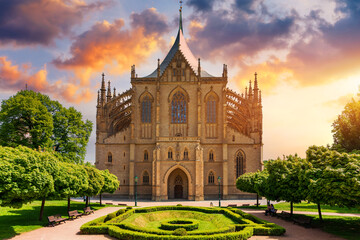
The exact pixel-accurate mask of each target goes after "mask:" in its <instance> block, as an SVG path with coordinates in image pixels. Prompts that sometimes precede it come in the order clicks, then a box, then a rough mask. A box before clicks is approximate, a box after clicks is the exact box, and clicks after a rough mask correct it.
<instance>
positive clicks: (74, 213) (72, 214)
mask: <svg viewBox="0 0 360 240" xmlns="http://www.w3.org/2000/svg"><path fill="white" fill-rule="evenodd" d="M81 216H82V214H81V213H79V212H78V210H73V211H69V218H70V219H74V218H78V217H81Z"/></svg>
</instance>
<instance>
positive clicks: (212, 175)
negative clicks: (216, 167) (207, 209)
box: [208, 171, 215, 184]
mask: <svg viewBox="0 0 360 240" xmlns="http://www.w3.org/2000/svg"><path fill="white" fill-rule="evenodd" d="M208 183H209V184H213V183H215V175H214V173H213V172H212V171H211V172H210V173H209V176H208Z"/></svg>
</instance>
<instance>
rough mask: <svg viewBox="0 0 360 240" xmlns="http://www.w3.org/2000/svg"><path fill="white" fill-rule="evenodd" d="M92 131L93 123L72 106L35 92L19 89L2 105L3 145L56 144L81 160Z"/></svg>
mask: <svg viewBox="0 0 360 240" xmlns="http://www.w3.org/2000/svg"><path fill="white" fill-rule="evenodd" d="M91 131H92V123H91V122H90V121H88V120H86V121H83V120H82V114H81V113H80V112H78V111H77V110H75V109H74V108H73V107H70V108H65V107H63V106H62V105H61V104H60V103H59V102H57V101H54V100H51V99H50V98H49V97H48V96H46V95H43V94H41V93H37V92H34V91H20V92H18V93H17V94H16V95H15V96H13V97H10V98H9V99H8V100H5V101H3V103H2V106H1V111H0V144H1V145H3V146H17V145H24V146H28V147H30V148H38V147H39V146H41V147H54V148H55V150H56V151H57V152H59V153H61V154H63V155H64V157H65V158H66V159H69V160H70V161H71V162H75V163H82V162H83V161H84V158H85V153H86V145H87V143H88V141H89V137H90V134H91Z"/></svg>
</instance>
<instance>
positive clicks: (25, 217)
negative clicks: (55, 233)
mask: <svg viewBox="0 0 360 240" xmlns="http://www.w3.org/2000/svg"><path fill="white" fill-rule="evenodd" d="M90 205H91V208H92V209H94V210H98V209H100V208H103V207H105V206H104V205H103V206H100V205H99V204H98V203H90ZM110 206H111V205H110ZM40 207H41V201H34V202H32V203H29V204H26V205H23V207H22V208H20V209H15V208H9V207H0V239H4V238H10V237H13V236H15V235H18V234H20V233H23V232H28V231H32V230H35V229H38V228H41V227H43V226H45V225H47V223H48V220H47V216H50V215H54V214H61V215H62V216H63V217H68V215H67V200H52V201H51V200H48V201H46V202H45V208H44V215H43V220H42V221H39V215H40ZM84 207H85V203H84V202H75V201H72V202H71V209H70V210H82V209H83V208H84Z"/></svg>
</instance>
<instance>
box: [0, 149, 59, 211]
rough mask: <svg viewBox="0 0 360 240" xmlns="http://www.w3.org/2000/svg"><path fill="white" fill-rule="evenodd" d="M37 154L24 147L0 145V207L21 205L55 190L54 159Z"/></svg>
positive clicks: (55, 163) (55, 169)
mask: <svg viewBox="0 0 360 240" xmlns="http://www.w3.org/2000/svg"><path fill="white" fill-rule="evenodd" d="M40 155H41V154H40V153H39V152H36V151H34V150H31V149H29V148H27V147H23V146H19V147H17V148H10V147H1V146H0V199H1V206H9V207H14V208H21V207H22V205H23V204H26V203H29V202H32V201H34V200H36V199H39V198H41V199H43V198H45V197H46V196H48V195H49V194H50V193H52V192H53V191H54V180H53V177H52V174H56V172H57V171H58V169H57V166H56V165H57V162H56V161H53V159H47V158H45V157H44V158H42V157H41V156H40Z"/></svg>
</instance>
